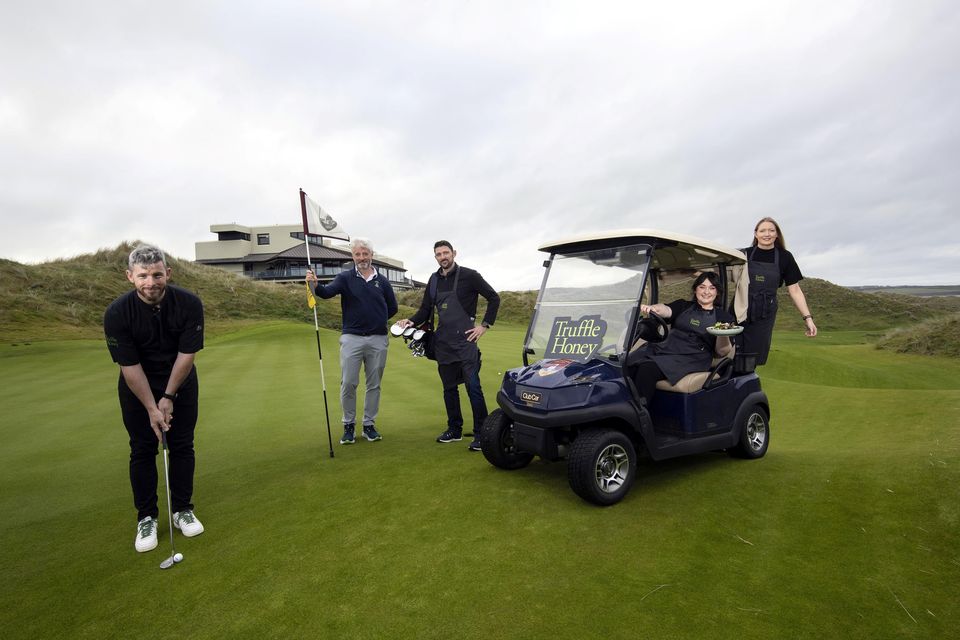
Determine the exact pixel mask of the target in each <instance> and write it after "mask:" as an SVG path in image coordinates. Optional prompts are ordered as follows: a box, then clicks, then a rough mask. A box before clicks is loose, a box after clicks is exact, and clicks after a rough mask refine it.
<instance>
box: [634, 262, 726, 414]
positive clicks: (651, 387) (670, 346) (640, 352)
mask: <svg viewBox="0 0 960 640" xmlns="http://www.w3.org/2000/svg"><path fill="white" fill-rule="evenodd" d="M719 284H720V278H719V276H718V275H717V274H716V273H713V272H712V271H706V272H703V273H701V274H700V275H699V276H697V278H696V279H695V280H694V281H693V299H692V300H674V301H673V302H671V303H670V304H662V303H657V304H642V305H640V312H641V313H644V314H650V313H651V312H652V313H655V314H656V315H658V316H660V317H661V318H663V319H664V320H666V321H668V322H669V324H670V325H671V330H670V333H669V334H667V338H666V339H665V340H664V341H663V342H650V343H647V344H645V345H643V346H642V347H640V348H639V349H636V350H635V351H633V352H631V353H630V355H629V357H628V358H627V364H628V366H631V367H633V368H634V371H635V375H634V380H635V382H636V384H637V388H638V390H639V391H640V393H641V394H642V395H643V397H644V398H646V399H647V404H649V403H650V400H651V399H652V398H653V394H654V391H655V389H656V386H657V382H658V381H659V380H667V381H668V382H669V383H670V384H676V383H677V382H678V381H679V380H680V379H681V378H682V377H684V376H685V375H687V374H688V373H694V372H697V371H707V370H709V369H710V365H711V362H712V361H713V356H714V353H717V354H718V355H721V356H726V355H729V354H730V353H731V351H732V350H733V345H732V344H731V343H730V338H728V337H726V336H714V335H711V334H709V333H708V332H707V327H712V326H713V325H715V324H716V323H718V322H728V323H733V322H734V317H733V315H732V314H730V313H729V312H727V311H726V310H724V309H722V308H721V307H717V306H715V305H714V302H715V301H716V299H717V287H718V285H719Z"/></svg>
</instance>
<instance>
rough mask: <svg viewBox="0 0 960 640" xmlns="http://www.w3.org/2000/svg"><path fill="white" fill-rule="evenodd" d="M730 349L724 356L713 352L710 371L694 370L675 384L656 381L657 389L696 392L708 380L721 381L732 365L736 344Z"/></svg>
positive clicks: (726, 375)
mask: <svg viewBox="0 0 960 640" xmlns="http://www.w3.org/2000/svg"><path fill="white" fill-rule="evenodd" d="M731 347H732V348H731V351H730V353H729V354H728V355H726V356H720V355H719V354H716V353H715V354H714V358H713V361H712V362H711V363H710V371H694V372H693V373H688V374H687V375H685V376H683V377H682V378H680V379H679V380H677V383H676V384H670V383H669V382H668V381H666V380H659V381H658V382H657V391H672V392H673V393H696V392H697V391H700V390H701V389H703V388H704V385H706V384H707V382H708V381H710V382H713V381H717V382H719V381H722V380H724V379H725V378H728V377H729V376H730V373H731V372H732V366H733V358H734V356H735V355H736V351H737V348H736V346H733V345H731Z"/></svg>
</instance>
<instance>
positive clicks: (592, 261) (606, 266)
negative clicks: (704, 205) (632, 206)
mask: <svg viewBox="0 0 960 640" xmlns="http://www.w3.org/2000/svg"><path fill="white" fill-rule="evenodd" d="M651 254H652V249H651V248H650V246H649V245H645V244H636V245H631V246H626V247H614V248H609V249H596V250H590V251H579V252H571V253H567V254H555V255H554V256H553V259H552V260H551V262H550V266H549V270H548V272H547V275H546V277H545V279H544V284H543V289H542V291H541V292H540V297H539V298H538V300H537V306H536V308H535V309H534V316H533V322H532V323H531V326H530V330H529V332H528V333H527V343H526V345H525V347H526V353H527V355H528V356H531V360H532V361H536V360H542V359H554V358H569V359H571V360H578V361H586V360H589V359H591V358H594V357H604V356H609V355H616V354H619V353H621V352H622V351H624V350H625V348H626V345H625V342H626V340H627V333H628V332H627V330H626V329H627V327H628V326H629V323H630V322H631V320H632V319H633V315H634V310H635V308H636V306H637V304H638V301H639V298H640V293H641V291H642V290H643V283H644V277H645V275H646V272H647V267H648V265H649V262H650V256H651Z"/></svg>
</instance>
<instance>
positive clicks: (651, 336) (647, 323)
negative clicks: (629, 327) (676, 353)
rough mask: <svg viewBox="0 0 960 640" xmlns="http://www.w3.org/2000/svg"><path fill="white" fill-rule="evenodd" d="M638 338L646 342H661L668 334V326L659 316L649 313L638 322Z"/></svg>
mask: <svg viewBox="0 0 960 640" xmlns="http://www.w3.org/2000/svg"><path fill="white" fill-rule="evenodd" d="M639 324H640V332H639V336H638V337H640V338H643V339H644V340H646V341H647V342H663V341H664V340H666V339H667V336H668V335H669V334H670V325H669V324H667V321H666V320H664V319H663V318H661V317H660V316H659V315H657V314H656V313H654V312H653V311H651V312H650V313H648V314H647V317H646V318H644V319H643V320H641V321H640V323H639Z"/></svg>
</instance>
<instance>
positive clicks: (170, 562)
mask: <svg viewBox="0 0 960 640" xmlns="http://www.w3.org/2000/svg"><path fill="white" fill-rule="evenodd" d="M176 563H177V561H176V560H174V559H173V556H170V557H169V558H167V559H166V560H164V561H163V562H161V563H160V568H161V569H169V568H170V567H172V566H173V565H175V564H176Z"/></svg>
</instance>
